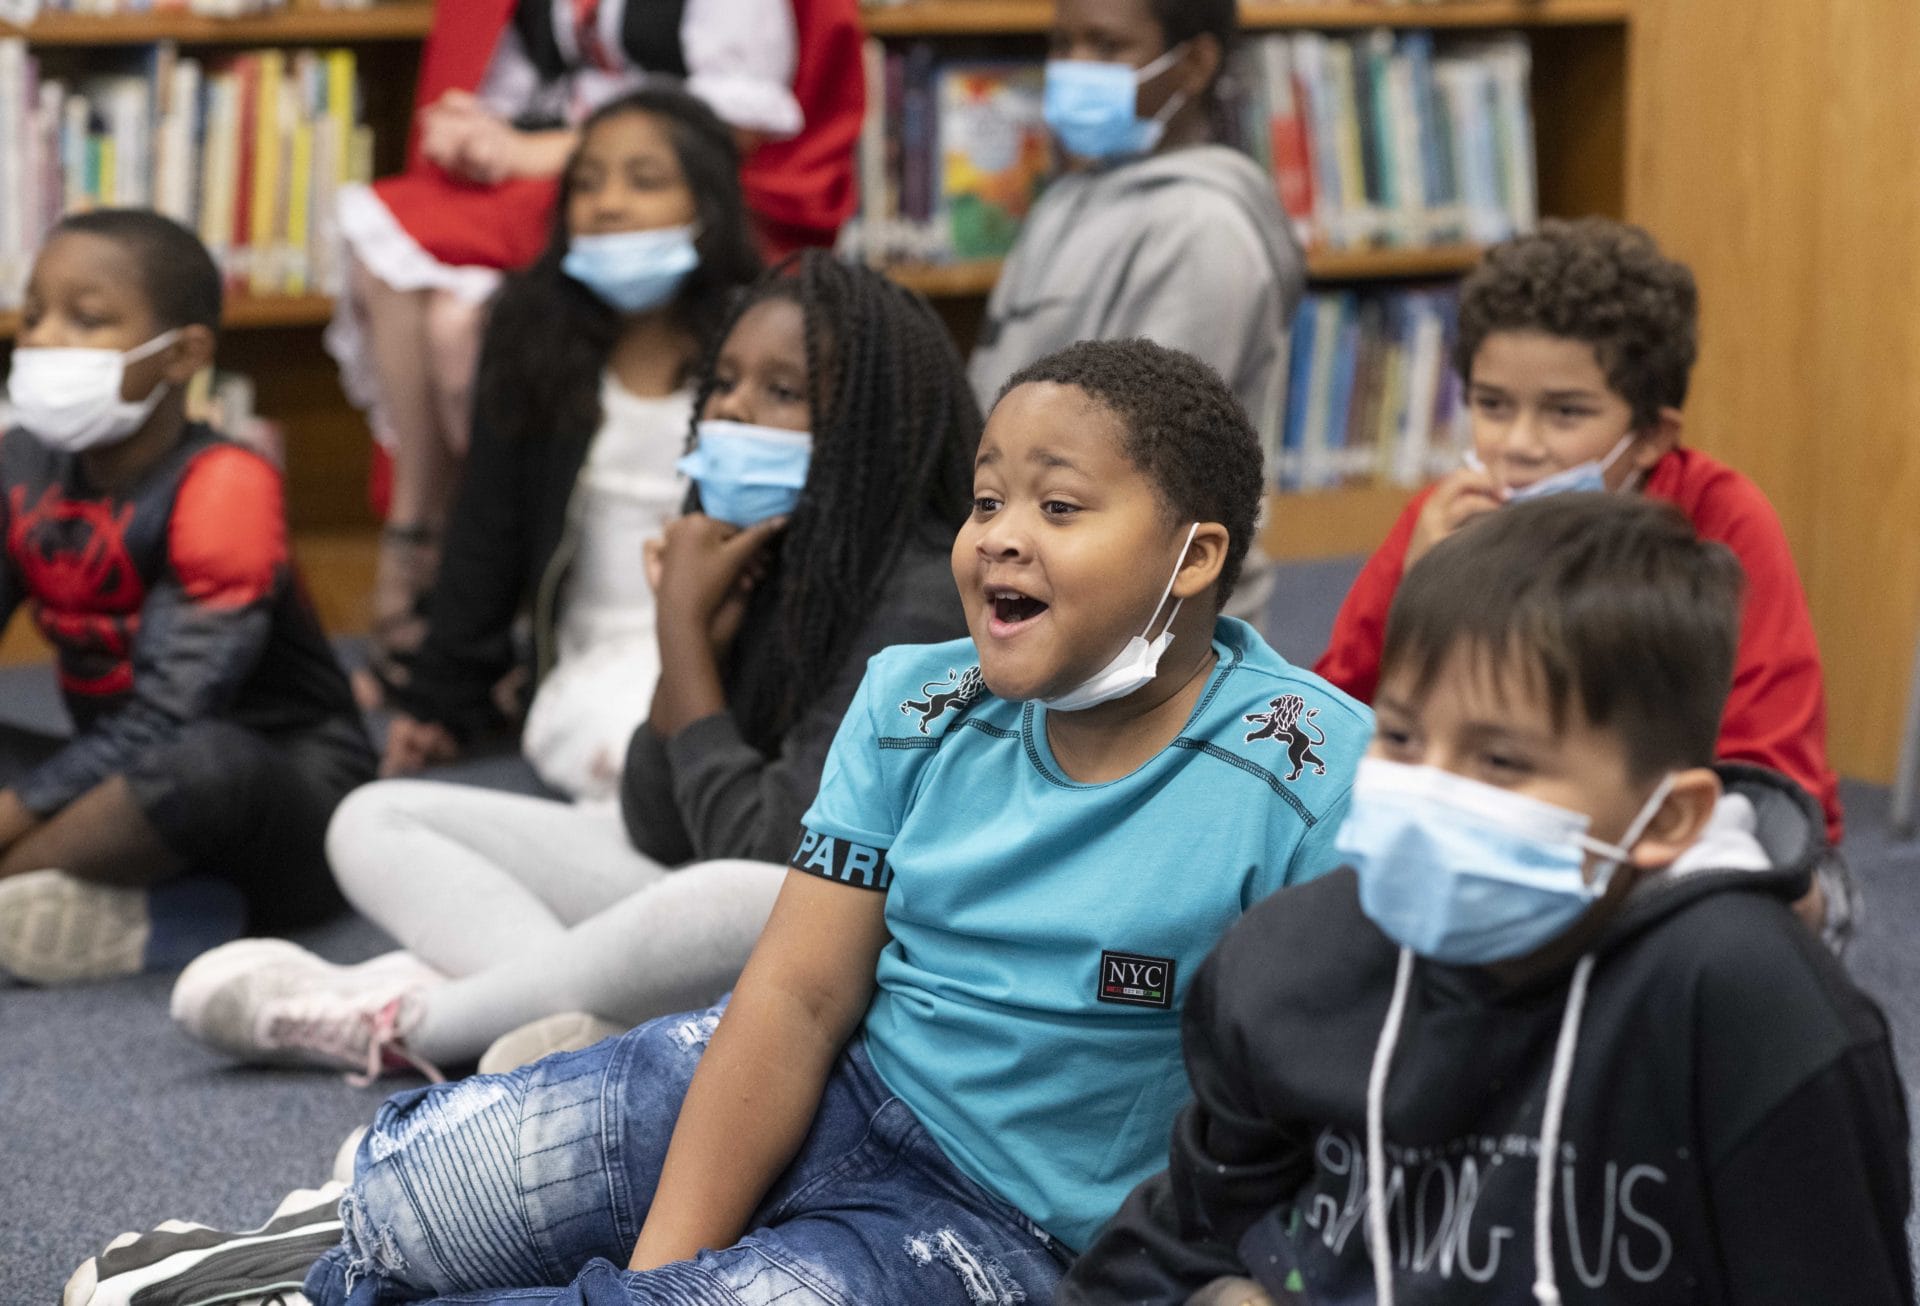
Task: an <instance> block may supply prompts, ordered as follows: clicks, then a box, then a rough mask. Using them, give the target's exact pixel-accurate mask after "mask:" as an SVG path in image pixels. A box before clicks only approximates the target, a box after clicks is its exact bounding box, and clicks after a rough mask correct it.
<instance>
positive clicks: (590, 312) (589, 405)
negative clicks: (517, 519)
mask: <svg viewBox="0 0 1920 1306" xmlns="http://www.w3.org/2000/svg"><path fill="white" fill-rule="evenodd" d="M629 113H640V114H647V115H649V116H651V117H654V118H658V119H659V120H660V121H661V123H663V124H664V125H665V127H666V129H667V136H668V139H669V140H671V141H672V143H673V152H674V155H675V156H676V157H677V158H678V159H679V161H680V171H681V174H682V175H683V176H685V178H686V180H687V188H688V189H689V190H691V191H692V192H693V199H694V208H695V213H696V217H695V221H696V222H697V223H698V226H699V231H698V233H697V234H696V235H695V236H694V247H695V248H696V249H698V250H699V252H700V266H699V267H697V268H695V269H694V270H693V272H692V273H690V274H689V275H688V277H687V279H686V281H685V282H683V283H682V284H681V287H680V290H679V293H678V294H677V295H676V296H675V297H674V313H675V316H676V317H677V318H678V320H679V322H680V325H681V326H682V327H683V328H684V329H685V330H686V331H687V333H688V334H689V335H690V336H691V337H692V338H693V339H694V341H695V342H696V343H695V349H696V352H697V351H699V350H704V349H705V348H707V346H708V345H709V344H710V343H711V342H712V341H713V339H714V337H715V333H716V332H717V331H718V330H719V328H720V324H721V322H722V320H723V319H724V318H725V316H726V312H727V303H728V298H729V296H730V295H731V293H732V292H734V291H735V290H736V289H738V288H739V287H741V286H744V285H746V284H748V283H749V282H751V281H752V280H753V279H754V277H755V276H757V275H759V273H760V270H761V264H760V256H759V254H758V253H757V252H756V251H755V250H754V247H753V236H752V232H751V230H750V229H749V226H748V220H747V210H746V201H745V200H744V199H743V198H742V196H741V192H740V156H739V152H738V151H737V150H736V149H735V147H734V143H733V130H732V128H730V127H728V126H727V125H726V124H725V123H724V122H722V121H721V120H720V118H719V117H718V115H716V114H715V113H714V112H713V110H712V109H710V108H708V107H707V106H706V105H705V104H704V103H702V102H701V101H700V100H697V99H695V98H694V97H693V96H691V95H689V94H687V93H686V92H685V91H682V90H678V89H675V88H673V87H669V86H651V87H644V88H642V89H640V90H637V91H634V92H632V93H630V94H628V95H624V96H621V97H620V98H619V99H617V100H613V101H610V102H609V103H607V104H605V105H602V106H601V107H600V108H599V109H597V110H595V111H594V113H593V114H592V115H591V116H590V117H589V118H588V119H587V120H586V121H585V122H584V123H582V124H581V125H580V139H582V140H585V139H586V137H587V134H588V133H589V132H591V131H592V130H593V129H594V128H595V127H597V126H598V125H599V124H601V123H603V122H606V121H607V120H609V119H611V118H617V117H620V116H621V115H623V114H629ZM572 174H573V169H572V167H571V165H570V166H569V167H568V168H567V170H566V171H564V172H563V173H562V174H561V177H560V189H559V195H558V197H557V198H556V200H555V202H554V206H553V223H552V228H551V230H550V231H549V232H548V236H547V245H546V248H545V249H544V250H542V251H541V254H540V257H539V258H537V259H535V260H534V261H533V263H532V264H530V265H529V266H528V267H527V268H526V269H525V270H524V271H522V272H518V273H515V274H514V275H512V276H510V277H508V278H507V280H506V282H505V284H503V285H502V286H501V288H500V292H499V294H498V295H496V296H495V297H494V301H493V305H492V308H491V310H490V318H489V321H488V324H487V332H486V338H485V340H484V342H483V343H482V345H481V353H480V367H479V370H478V373H477V374H476V377H475V383H474V385H475V395H474V399H475V406H476V409H477V411H480V412H484V413H487V414H489V415H490V417H491V418H492V420H493V421H494V422H495V423H496V424H497V429H499V430H500V431H501V432H502V433H504V434H505V435H507V436H509V437H511V438H538V437H541V436H545V435H550V434H553V433H555V432H577V433H580V434H583V435H584V434H588V433H591V432H593V431H597V430H598V429H599V428H600V421H601V418H602V416H603V414H602V413H601V411H600V378H601V374H602V373H604V372H605V371H606V367H607V360H608V359H609V358H610V357H612V355H613V347H614V344H615V342H616V341H617V340H618V339H619V338H620V330H621V326H622V320H621V317H620V315H619V314H618V313H617V312H615V311H614V310H613V309H611V308H609V307H608V306H607V305H605V304H603V303H602V302H601V301H600V300H599V299H598V298H596V297H595V296H594V294H593V292H592V291H590V290H588V289H587V288H586V287H585V286H583V285H581V284H580V283H579V282H577V281H575V280H574V279H573V278H572V277H569V276H567V275H566V274H565V273H564V272H562V271H561V270H560V265H561V262H562V261H563V260H564V259H565V258H566V256H567V248H568V245H569V244H570V240H571V238H570V236H569V234H568V231H567V202H568V200H569V199H570V198H571V194H572Z"/></svg>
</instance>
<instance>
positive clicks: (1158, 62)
mask: <svg viewBox="0 0 1920 1306" xmlns="http://www.w3.org/2000/svg"><path fill="white" fill-rule="evenodd" d="M1187 45H1188V42H1186V41H1182V42H1180V44H1178V45H1176V46H1174V47H1173V48H1172V49H1170V50H1168V51H1167V52H1166V53H1164V54H1162V55H1161V56H1160V57H1159V58H1158V59H1155V60H1153V61H1152V62H1150V63H1145V64H1142V65H1141V66H1140V67H1138V68H1136V69H1134V70H1133V84H1134V85H1135V86H1145V85H1146V84H1147V83H1148V82H1150V81H1152V80H1153V79H1154V78H1156V77H1158V76H1159V75H1160V74H1161V73H1163V72H1165V71H1167V69H1169V68H1171V67H1173V65H1174V64H1175V62H1177V61H1178V60H1179V58H1180V56H1181V55H1183V54H1185V53H1186V52H1187Z"/></svg>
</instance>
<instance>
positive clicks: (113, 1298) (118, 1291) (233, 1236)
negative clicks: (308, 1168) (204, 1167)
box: [60, 1183, 346, 1306]
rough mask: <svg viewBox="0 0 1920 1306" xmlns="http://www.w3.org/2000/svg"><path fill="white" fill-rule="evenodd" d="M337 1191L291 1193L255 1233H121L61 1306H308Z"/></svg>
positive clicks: (176, 1225) (172, 1228) (185, 1229)
mask: <svg viewBox="0 0 1920 1306" xmlns="http://www.w3.org/2000/svg"><path fill="white" fill-rule="evenodd" d="M345 1191H346V1187H345V1185H343V1184H338V1183H329V1184H326V1185H323V1186H322V1187H320V1188H317V1189H315V1188H302V1189H297V1190H296V1191H294V1192H292V1193H289V1194H288V1195H287V1197H286V1199H285V1200H284V1201H282V1202H281V1203H280V1206H279V1208H278V1209H277V1210H275V1211H274V1213H273V1218H272V1219H271V1220H269V1221H267V1223H266V1224H264V1225H262V1226H261V1227H260V1228H258V1229H249V1230H246V1231H245V1232H242V1233H225V1232H222V1231H221V1230H218V1229H210V1228H208V1227H207V1226H206V1225H202V1224H188V1223H187V1222H186V1221H184V1220H168V1221H167V1222H166V1223H164V1224H162V1225H161V1226H160V1227H158V1228H157V1229H154V1230H152V1231H151V1232H148V1233H143V1234H141V1233H123V1234H121V1235H120V1236H119V1237H118V1238H115V1239H114V1240H113V1241H112V1242H110V1243H108V1244H107V1249H106V1251H104V1252H102V1253H101V1254H100V1255H98V1256H95V1257H91V1258H89V1259H88V1260H87V1261H86V1262H85V1263H83V1264H82V1265H81V1266H80V1268H79V1269H77V1270H75V1271H74V1272H73V1277H71V1278H69V1279H68V1280H67V1286H66V1290H65V1291H64V1292H63V1293H62V1294H61V1296H60V1302H61V1306H133V1303H136V1302H137V1303H138V1306H213V1303H215V1302H218V1303H221V1304H222V1306H268V1303H278V1304H279V1306H308V1303H307V1298H306V1296H305V1295H304V1294H302V1293H301V1291H300V1286H301V1284H302V1283H304V1282H305V1280H306V1276H307V1271H308V1270H310V1269H311V1268H313V1263H314V1262H315V1261H317V1260H319V1259H320V1257H321V1255H322V1254H323V1253H325V1252H327V1251H330V1250H332V1248H333V1247H334V1246H335V1245H336V1244H337V1243H339V1241H340V1214H339V1207H340V1196H341V1194H342V1193H344V1192H345Z"/></svg>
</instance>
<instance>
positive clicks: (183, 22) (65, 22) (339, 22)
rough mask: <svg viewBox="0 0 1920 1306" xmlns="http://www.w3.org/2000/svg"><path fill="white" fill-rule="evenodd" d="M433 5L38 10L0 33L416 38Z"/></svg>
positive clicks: (95, 39) (108, 37) (55, 40)
mask: <svg viewBox="0 0 1920 1306" xmlns="http://www.w3.org/2000/svg"><path fill="white" fill-rule="evenodd" d="M432 25H433V6H432V5H431V4H422V3H419V2H418V0H406V3H393V4H378V5H374V6H372V7H370V8H366V9H291V10H281V11H279V12H276V13H271V14H261V15H258V16H255V17H249V18H208V17H206V16H204V15H201V14H153V13H146V14H105V15H97V16H96V15H87V14H42V15H41V16H40V17H38V18H36V19H34V21H33V22H31V23H29V24H27V25H26V26H25V27H20V26H16V25H15V24H13V23H0V37H21V38H24V39H25V40H26V41H27V43H28V44H30V45H39V46H51V45H149V44H151V43H153V42H155V41H173V42H176V43H178V44H180V45H286V44H296V45H298V44H305V43H308V42H317V41H337V42H341V43H345V44H355V43H359V42H365V41H418V40H421V39H423V38H424V37H425V36H426V34H427V30H428V28H430V27H431V26H432Z"/></svg>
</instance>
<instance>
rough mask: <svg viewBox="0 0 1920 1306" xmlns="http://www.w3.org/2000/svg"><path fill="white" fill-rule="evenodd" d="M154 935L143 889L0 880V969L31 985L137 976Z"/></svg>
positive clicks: (36, 878) (49, 876)
mask: <svg viewBox="0 0 1920 1306" xmlns="http://www.w3.org/2000/svg"><path fill="white" fill-rule="evenodd" d="M152 933H153V925H152V921H151V920H150V918H149V917H148V914H147V891H146V890H145V889H122V888H116V887H114V886H112V885H105V884H93V883H90V882H89V881H86V880H81V879H76V878H74V877H73V876H71V875H68V874H67V873H66V872H65V871H28V872H26V873H25V874H24V875H12V876H8V877H7V878H6V879H4V880H0V971H6V972H7V973H8V974H10V975H12V976H13V977H14V978H16V979H19V980H24V981H25V982H26V983H29V984H75V983H80V982H82V981H85V980H103V979H118V978H120V977H121V976H124V975H137V974H139V973H140V971H141V969H142V968H143V965H144V963H145V960H146V954H147V939H148V938H149V936H151V934H152Z"/></svg>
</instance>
